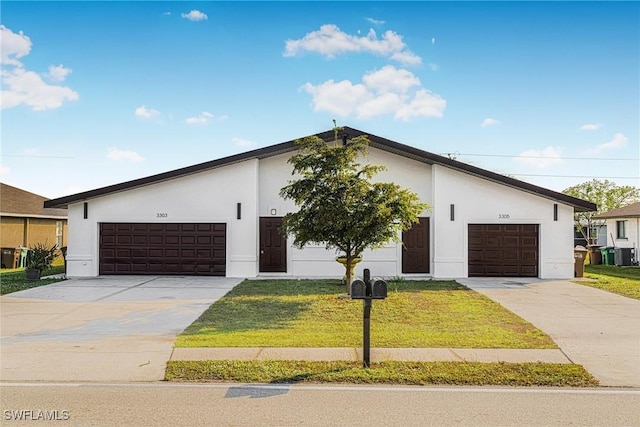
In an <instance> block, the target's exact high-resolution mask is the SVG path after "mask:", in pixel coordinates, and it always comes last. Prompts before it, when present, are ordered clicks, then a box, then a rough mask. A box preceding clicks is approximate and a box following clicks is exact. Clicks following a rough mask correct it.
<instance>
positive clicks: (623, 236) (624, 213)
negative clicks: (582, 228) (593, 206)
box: [595, 202, 640, 261]
mask: <svg viewBox="0 0 640 427" xmlns="http://www.w3.org/2000/svg"><path fill="white" fill-rule="evenodd" d="M595 219H602V220H605V221H606V222H607V230H608V236H607V240H606V246H612V247H614V248H633V251H632V252H635V254H636V261H637V260H638V259H637V251H638V246H639V244H640V202H638V203H633V204H631V205H628V206H624V207H621V208H618V209H613V210H610V211H608V212H604V213H601V214H600V215H597V216H596V217H595ZM599 243H600V244H602V245H605V242H604V241H603V242H599Z"/></svg>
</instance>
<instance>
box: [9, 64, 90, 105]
mask: <svg viewBox="0 0 640 427" xmlns="http://www.w3.org/2000/svg"><path fill="white" fill-rule="evenodd" d="M1 76H2V84H3V85H4V86H6V87H7V90H2V99H1V100H0V103H2V108H3V109H4V108H13V107H17V106H18V105H22V104H24V105H27V106H29V107H31V109H32V110H33V111H43V110H53V109H55V108H58V107H60V106H62V104H63V103H64V102H65V101H76V100H78V98H79V95H78V93H77V92H76V91H74V90H73V89H71V88H69V87H66V86H58V85H50V84H47V83H45V82H44V81H43V80H42V77H40V75H39V74H37V73H35V72H33V71H27V70H25V69H24V68H22V67H16V68H14V69H13V70H11V71H8V70H2V73H1Z"/></svg>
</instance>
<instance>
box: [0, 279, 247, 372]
mask: <svg viewBox="0 0 640 427" xmlns="http://www.w3.org/2000/svg"><path fill="white" fill-rule="evenodd" d="M241 280H242V279H233V278H213V277H167V276H109V277H106V276H101V277H97V278H91V279H70V280H66V281H64V282H59V283H56V284H53V285H48V286H42V287H38V288H33V289H28V290H26V291H21V292H16V293H13V294H9V295H5V296H2V297H0V315H1V327H0V329H1V338H0V361H1V366H0V380H2V381H114V382H117V381H127V382H129V381H158V380H162V379H163V378H164V370H165V365H166V362H167V360H169V358H170V357H171V352H172V350H173V343H174V341H175V338H176V336H177V335H178V334H179V333H181V332H182V331H183V330H184V328H186V327H187V326H189V325H190V324H191V323H192V322H193V321H194V320H195V319H197V318H198V317H199V316H200V314H202V312H204V311H205V310H206V309H207V308H208V307H209V305H211V304H212V303H213V302H214V301H216V300H217V299H219V298H220V297H222V296H223V295H225V294H226V293H227V292H229V290H231V289H232V288H233V287H234V286H235V285H236V284H238V283H240V281H241Z"/></svg>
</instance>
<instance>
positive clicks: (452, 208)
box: [449, 205, 456, 221]
mask: <svg viewBox="0 0 640 427" xmlns="http://www.w3.org/2000/svg"><path fill="white" fill-rule="evenodd" d="M449 215H450V218H451V221H454V220H455V218H456V205H449Z"/></svg>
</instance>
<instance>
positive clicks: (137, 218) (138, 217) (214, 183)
mask: <svg viewBox="0 0 640 427" xmlns="http://www.w3.org/2000/svg"><path fill="white" fill-rule="evenodd" d="M257 185H258V161H257V160H248V161H245V162H242V163H238V164H234V165H228V166H225V167H222V168H218V169H213V170H210V171H205V172H201V173H198V174H194V175H188V176H185V177H181V178H175V179H172V180H169V181H164V182H159V183H156V184H152V185H148V186H144V187H139V188H134V189H131V190H127V191H123V192H119V193H114V194H110V195H107V196H103V197H98V198H95V199H90V200H88V201H87V203H88V218H87V219H84V218H83V216H84V207H83V202H80V203H76V204H73V205H70V206H69V246H68V253H67V274H68V275H69V276H70V277H74V276H97V275H98V261H99V258H98V249H99V230H100V228H99V224H100V223H102V222H140V223H153V222H163V223H197V222H200V223H225V224H226V225H227V250H226V257H227V263H226V275H227V276H229V277H253V276H255V275H256V274H257V260H258V258H257V245H256V235H257V233H258V231H257V230H258V219H257V217H258V206H257V203H258V200H257V194H258V190H257ZM237 203H242V219H240V220H238V219H237V215H236V213H237ZM165 215H166V216H165Z"/></svg>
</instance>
